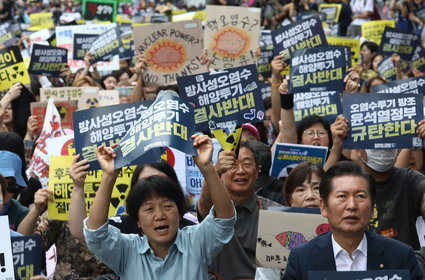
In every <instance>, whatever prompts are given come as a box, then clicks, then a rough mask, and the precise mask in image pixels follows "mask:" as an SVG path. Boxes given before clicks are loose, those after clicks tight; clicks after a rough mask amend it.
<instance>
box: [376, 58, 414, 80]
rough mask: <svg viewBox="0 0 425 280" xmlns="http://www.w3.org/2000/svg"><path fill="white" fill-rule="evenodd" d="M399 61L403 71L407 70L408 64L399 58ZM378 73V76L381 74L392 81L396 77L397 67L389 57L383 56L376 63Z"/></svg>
mask: <svg viewBox="0 0 425 280" xmlns="http://www.w3.org/2000/svg"><path fill="white" fill-rule="evenodd" d="M400 63H401V66H402V68H403V71H405V70H407V67H408V66H409V64H408V63H407V62H406V61H404V60H400ZM378 73H379V76H381V77H382V78H384V79H385V80H387V81H389V80H391V81H393V80H396V79H397V67H396V65H395V64H394V62H393V61H392V59H391V57H387V58H385V59H384V60H382V61H381V62H380V63H379V64H378Z"/></svg>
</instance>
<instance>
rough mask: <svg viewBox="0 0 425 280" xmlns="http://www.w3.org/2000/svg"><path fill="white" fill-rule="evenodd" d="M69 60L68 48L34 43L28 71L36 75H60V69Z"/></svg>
mask: <svg viewBox="0 0 425 280" xmlns="http://www.w3.org/2000/svg"><path fill="white" fill-rule="evenodd" d="M67 62H68V50H67V49H63V48H57V47H52V46H45V45H40V44H34V45H33V46H32V53H31V62H30V65H29V67H28V72H29V73H31V74H35V75H43V76H49V77H60V73H61V72H60V70H61V69H62V68H63V67H64V65H65V64H66V63H67Z"/></svg>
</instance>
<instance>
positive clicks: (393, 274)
mask: <svg viewBox="0 0 425 280" xmlns="http://www.w3.org/2000/svg"><path fill="white" fill-rule="evenodd" d="M308 279H314V280H340V279H344V280H380V279H388V280H409V279H411V278H410V272H409V270H407V269H406V270H367V271H309V272H308Z"/></svg>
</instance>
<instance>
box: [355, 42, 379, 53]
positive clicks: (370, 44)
mask: <svg viewBox="0 0 425 280" xmlns="http://www.w3.org/2000/svg"><path fill="white" fill-rule="evenodd" d="M363 46H366V47H367V48H368V49H369V50H370V51H371V52H374V53H377V52H378V48H379V46H378V45H377V44H376V43H375V42H372V41H364V42H363V43H362V44H361V46H360V49H362V48H363Z"/></svg>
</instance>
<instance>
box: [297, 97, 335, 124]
mask: <svg viewBox="0 0 425 280" xmlns="http://www.w3.org/2000/svg"><path fill="white" fill-rule="evenodd" d="M339 114H342V105H341V96H340V95H339V92H336V91H320V92H319V91H313V92H298V93H294V117H295V122H297V123H298V122H300V121H301V120H302V119H303V118H305V117H307V116H311V115H317V116H321V117H324V118H326V120H327V121H328V122H329V123H333V122H335V119H336V117H337V116H338V115H339Z"/></svg>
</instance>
